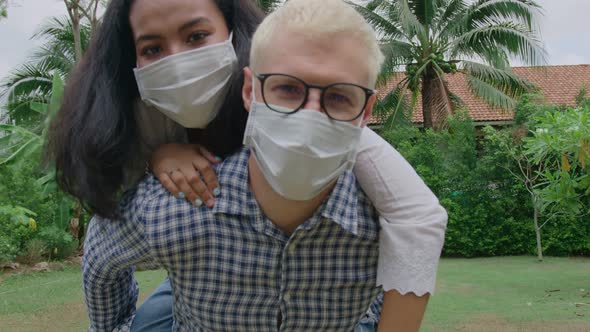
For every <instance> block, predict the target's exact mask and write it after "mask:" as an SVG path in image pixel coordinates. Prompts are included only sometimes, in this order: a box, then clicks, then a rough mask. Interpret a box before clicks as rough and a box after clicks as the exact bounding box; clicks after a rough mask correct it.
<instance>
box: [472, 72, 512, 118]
mask: <svg viewBox="0 0 590 332" xmlns="http://www.w3.org/2000/svg"><path fill="white" fill-rule="evenodd" d="M467 84H468V86H469V89H470V90H471V92H472V93H473V94H474V95H476V96H477V97H479V98H481V99H483V100H484V101H485V102H486V103H488V104H489V105H490V106H492V107H495V108H499V109H502V110H512V109H514V107H515V106H516V102H515V101H514V99H512V98H510V96H508V95H506V94H505V93H503V92H502V91H500V90H498V89H497V88H496V87H494V86H493V85H492V84H490V83H487V82H485V81H483V80H481V79H479V78H477V77H475V76H473V75H467Z"/></svg>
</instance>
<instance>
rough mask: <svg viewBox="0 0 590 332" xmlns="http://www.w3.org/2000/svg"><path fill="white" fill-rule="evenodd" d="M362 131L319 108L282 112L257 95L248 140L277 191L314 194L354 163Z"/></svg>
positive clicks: (305, 195) (306, 196)
mask: <svg viewBox="0 0 590 332" xmlns="http://www.w3.org/2000/svg"><path fill="white" fill-rule="evenodd" d="M361 132H362V128H361V127H357V126H354V125H352V124H350V123H347V122H342V121H335V120H331V119H330V118H328V116H326V115H325V114H323V113H321V112H318V111H315V110H299V111H297V112H296V113H293V114H282V113H278V112H275V111H273V110H271V109H269V108H268V106H266V105H265V104H264V103H257V102H255V101H253V102H252V105H251V107H250V114H249V116H248V123H247V124H246V132H245V133H244V144H245V145H247V146H249V147H250V148H251V151H252V154H253V156H254V158H255V160H256V162H257V164H258V167H259V168H260V170H261V172H262V174H263V175H264V177H265V179H266V181H268V183H269V184H270V186H271V187H272V188H273V190H274V191H275V192H277V193H278V194H280V195H281V196H283V197H286V198H288V199H292V200H309V199H312V198H314V197H315V196H317V195H318V194H319V193H321V192H322V190H324V189H325V188H327V187H328V185H330V184H331V183H332V182H333V181H334V180H336V179H337V178H338V177H339V176H340V175H342V173H344V172H345V171H347V170H350V169H352V167H353V166H354V162H355V160H356V152H357V146H358V143H359V140H360V136H361Z"/></svg>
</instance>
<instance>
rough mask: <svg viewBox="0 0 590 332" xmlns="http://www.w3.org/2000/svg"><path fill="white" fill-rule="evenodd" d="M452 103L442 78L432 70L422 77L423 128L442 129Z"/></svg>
mask: <svg viewBox="0 0 590 332" xmlns="http://www.w3.org/2000/svg"><path fill="white" fill-rule="evenodd" d="M452 113H453V105H452V103H451V98H450V97H449V90H448V88H447V86H446V83H445V82H444V80H443V79H442V78H441V77H439V76H438V75H437V74H436V73H435V72H434V71H432V72H431V73H427V74H426V75H424V76H423V77H422V115H423V116H424V128H433V129H435V130H439V129H442V128H443V127H444V124H445V122H446V119H447V117H448V116H449V115H451V114H452Z"/></svg>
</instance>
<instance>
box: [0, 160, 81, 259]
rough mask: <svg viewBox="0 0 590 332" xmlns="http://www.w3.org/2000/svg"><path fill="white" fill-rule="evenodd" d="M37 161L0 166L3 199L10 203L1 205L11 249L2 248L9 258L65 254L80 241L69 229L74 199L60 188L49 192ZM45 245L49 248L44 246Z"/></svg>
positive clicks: (1, 230) (0, 220) (1, 228)
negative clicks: (41, 178) (43, 184)
mask: <svg viewBox="0 0 590 332" xmlns="http://www.w3.org/2000/svg"><path fill="white" fill-rule="evenodd" d="M37 164H38V162H36V161H35V160H32V161H31V162H30V163H21V164H18V165H2V166H0V201H1V202H3V204H10V205H3V206H0V234H5V235H4V237H3V238H4V242H3V243H5V245H4V248H5V251H6V252H7V253H8V254H3V253H2V252H0V256H4V257H6V258H5V259H11V260H12V259H14V258H15V257H17V256H22V261H34V260H38V258H36V256H37V257H38V256H39V253H40V252H41V255H42V256H43V257H44V258H56V257H57V258H60V257H65V255H67V254H68V253H71V252H72V251H73V249H72V247H73V248H74V249H75V245H76V244H77V242H76V241H75V240H74V239H72V237H71V236H70V235H69V234H68V232H67V231H68V227H69V219H70V216H71V214H72V206H73V202H72V200H71V199H69V198H67V197H66V196H65V195H64V194H62V193H59V192H58V191H57V190H53V191H49V192H48V191H47V190H46V188H44V187H43V186H41V185H40V184H39V183H38V182H37V181H36V179H38V178H40V177H42V176H43V173H41V172H40V171H39V170H38V167H37V166H36V165H37ZM4 202H6V203H4ZM30 242H34V243H33V244H29V243H30ZM7 244H10V247H9V246H8V245H7ZM44 247H46V248H47V250H41V249H42V248H44ZM55 248H57V252H58V254H57V255H56V254H54V253H53V251H54V249H55ZM0 251H2V249H0Z"/></svg>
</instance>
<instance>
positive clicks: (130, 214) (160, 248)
mask: <svg viewBox="0 0 590 332" xmlns="http://www.w3.org/2000/svg"><path fill="white" fill-rule="evenodd" d="M249 155H250V153H249V150H248V149H247V148H244V149H243V150H242V151H241V152H239V153H237V154H235V155H234V156H232V157H230V158H228V159H226V160H225V161H224V162H223V163H221V164H220V165H219V167H218V174H219V182H220V185H221V188H222V189H223V191H222V195H221V196H220V197H219V198H218V199H217V202H216V205H215V207H214V208H213V209H208V208H207V207H201V208H195V207H193V206H192V205H190V204H189V203H188V202H186V201H185V200H184V199H182V200H181V199H176V198H175V197H173V196H171V195H170V194H169V193H168V192H167V191H166V189H165V188H164V187H162V185H161V184H160V183H159V182H158V181H157V179H155V178H154V177H152V176H149V177H148V178H147V179H145V180H144V181H143V182H142V183H141V184H140V185H139V186H138V187H137V188H136V190H135V191H134V192H130V193H127V194H126V196H125V197H124V199H123V202H122V205H121V213H122V214H123V217H124V218H122V220H117V221H109V220H102V219H101V218H98V217H95V218H94V219H93V220H92V221H91V223H90V225H89V228H88V235H87V240H86V244H85V246H84V247H85V253H84V261H83V283H84V292H85V296H86V303H87V308H88V313H89V316H90V321H91V328H90V330H94V331H112V330H114V329H116V330H118V329H121V328H123V329H124V328H125V326H126V324H128V323H129V322H130V318H131V317H132V316H133V314H134V311H135V302H136V300H137V295H138V288H137V284H136V283H135V280H134V279H133V266H134V265H137V264H149V265H154V264H155V265H157V266H161V267H163V268H165V269H166V270H167V271H168V274H169V277H170V282H171V285H172V289H173V293H174V330H175V331H351V330H352V329H353V327H354V325H355V324H356V323H357V322H358V321H359V320H360V318H361V317H363V316H364V315H369V316H371V317H375V316H378V313H374V312H373V313H371V314H367V313H366V312H367V308H369V306H370V305H371V303H372V302H373V301H374V300H375V299H376V298H378V296H380V294H381V293H382V291H381V288H377V287H376V286H375V284H376V281H375V280H376V273H377V258H378V233H379V223H378V220H377V215H376V213H375V211H374V209H373V207H372V205H371V203H370V202H369V201H368V200H367V198H366V197H365V195H364V193H363V192H362V191H361V190H359V189H358V187H357V184H356V181H355V178H354V176H353V175H352V173H350V172H347V173H345V174H344V175H342V176H341V177H340V178H339V180H338V182H337V184H336V186H335V188H334V190H333V191H332V193H331V195H330V197H329V198H328V199H327V201H326V202H324V203H323V205H322V206H321V207H320V208H319V209H318V211H316V213H315V215H314V216H313V217H312V218H310V219H309V220H307V221H306V222H305V223H303V224H302V225H301V226H299V227H298V228H297V230H296V231H295V232H293V234H292V235H291V236H288V235H286V234H285V233H283V232H282V231H280V230H279V229H278V228H277V227H276V226H275V225H274V224H273V223H272V222H271V221H270V220H269V219H267V218H266V217H264V215H263V214H262V212H261V210H260V208H259V207H258V204H257V203H256V200H255V199H254V196H253V194H252V193H251V191H250V188H249V182H248V171H247V170H248V167H247V163H248V157H249ZM379 299H382V297H379ZM376 305H377V306H372V307H371V308H372V309H373V310H380V306H379V300H378V301H377V303H376ZM369 311H371V310H369ZM123 329H121V330H123Z"/></svg>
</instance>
